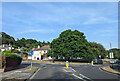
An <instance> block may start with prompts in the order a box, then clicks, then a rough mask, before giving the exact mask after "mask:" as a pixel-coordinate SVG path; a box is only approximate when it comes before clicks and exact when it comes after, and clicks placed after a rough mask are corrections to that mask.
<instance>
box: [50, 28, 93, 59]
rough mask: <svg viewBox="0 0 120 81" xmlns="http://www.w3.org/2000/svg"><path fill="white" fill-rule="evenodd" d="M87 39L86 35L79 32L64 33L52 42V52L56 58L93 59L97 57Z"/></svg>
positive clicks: (68, 31)
mask: <svg viewBox="0 0 120 81" xmlns="http://www.w3.org/2000/svg"><path fill="white" fill-rule="evenodd" d="M85 38H86V37H85V36H84V33H82V32H79V31H78V30H74V31H71V30H66V31H63V32H62V33H61V34H60V35H59V37H58V38H56V39H54V40H53V41H52V42H51V45H50V46H51V48H52V50H51V51H53V54H54V56H60V57H63V56H64V57H67V58H70V57H71V58H76V57H80V58H84V59H92V58H94V57H95V56H94V54H93V52H92V50H91V49H90V46H89V43H88V41H87V40H86V39H85Z"/></svg>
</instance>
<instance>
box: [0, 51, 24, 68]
mask: <svg viewBox="0 0 120 81" xmlns="http://www.w3.org/2000/svg"><path fill="white" fill-rule="evenodd" d="M0 57H1V58H2V57H5V58H6V57H9V58H15V59H18V60H22V58H21V56H19V55H16V54H15V53H7V52H4V53H1V54H0ZM5 64H6V63H5V60H2V62H1V63H0V65H1V66H2V67H3V66H4V65H5Z"/></svg>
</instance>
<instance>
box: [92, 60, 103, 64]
mask: <svg viewBox="0 0 120 81" xmlns="http://www.w3.org/2000/svg"><path fill="white" fill-rule="evenodd" d="M93 64H103V61H102V59H93Z"/></svg>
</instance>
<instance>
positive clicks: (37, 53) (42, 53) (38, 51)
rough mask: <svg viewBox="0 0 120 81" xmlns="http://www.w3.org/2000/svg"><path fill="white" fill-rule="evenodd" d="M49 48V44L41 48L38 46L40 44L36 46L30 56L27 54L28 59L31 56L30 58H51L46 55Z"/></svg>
mask: <svg viewBox="0 0 120 81" xmlns="http://www.w3.org/2000/svg"><path fill="white" fill-rule="evenodd" d="M49 50H51V48H50V46H49V45H45V46H43V47H41V48H40V46H38V48H35V49H34V50H33V55H32V57H31V56H28V59H31V58H32V60H48V59H51V57H47V53H48V51H49Z"/></svg>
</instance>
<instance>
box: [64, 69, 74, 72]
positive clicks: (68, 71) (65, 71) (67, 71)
mask: <svg viewBox="0 0 120 81" xmlns="http://www.w3.org/2000/svg"><path fill="white" fill-rule="evenodd" d="M63 70H64V71H65V72H73V71H67V70H65V69H63Z"/></svg>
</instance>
